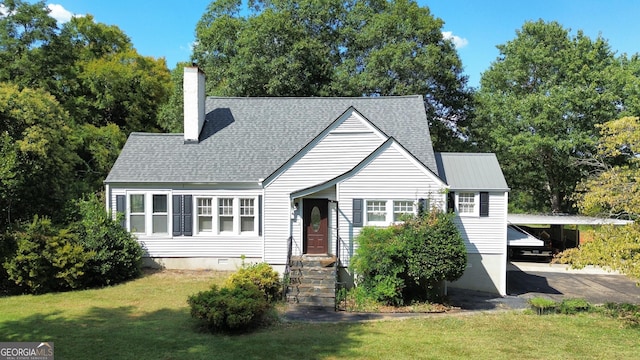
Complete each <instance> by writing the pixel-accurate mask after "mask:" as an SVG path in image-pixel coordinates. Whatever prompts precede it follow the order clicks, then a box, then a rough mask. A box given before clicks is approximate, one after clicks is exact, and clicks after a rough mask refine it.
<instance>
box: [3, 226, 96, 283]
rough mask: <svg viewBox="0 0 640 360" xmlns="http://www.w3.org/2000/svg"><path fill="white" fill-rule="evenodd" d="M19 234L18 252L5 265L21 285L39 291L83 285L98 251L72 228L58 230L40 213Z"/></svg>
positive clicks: (17, 236) (8, 272) (17, 240)
mask: <svg viewBox="0 0 640 360" xmlns="http://www.w3.org/2000/svg"><path fill="white" fill-rule="evenodd" d="M15 237H16V244H17V249H16V252H15V255H14V256H13V257H12V258H11V259H8V260H7V261H5V263H4V268H5V269H6V271H7V274H8V276H9V279H10V280H12V281H13V282H15V284H16V285H17V286H19V287H21V288H22V289H23V290H25V291H27V292H30V293H35V294H41V293H46V292H51V291H66V290H71V289H77V288H81V287H82V286H83V284H84V276H85V266H86V264H87V262H88V261H89V259H91V258H92V257H93V256H94V255H95V253H94V252H92V251H86V249H85V248H84V247H83V246H82V245H80V244H78V242H77V238H76V237H75V236H74V235H73V234H72V233H71V232H70V231H69V230H68V229H62V230H56V229H55V228H54V227H53V226H52V225H51V221H50V220H49V219H46V218H43V219H40V218H38V217H37V216H36V217H35V218H34V220H33V222H32V223H31V224H29V225H28V226H27V228H26V229H25V230H24V231H18V232H17V233H16V234H15Z"/></svg>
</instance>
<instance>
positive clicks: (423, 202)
mask: <svg viewBox="0 0 640 360" xmlns="http://www.w3.org/2000/svg"><path fill="white" fill-rule="evenodd" d="M418 203H419V204H420V205H419V208H418V215H419V216H422V214H424V213H428V212H429V210H431V209H429V199H419V200H418Z"/></svg>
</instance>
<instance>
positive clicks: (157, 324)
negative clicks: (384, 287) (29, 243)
mask: <svg viewBox="0 0 640 360" xmlns="http://www.w3.org/2000/svg"><path fill="white" fill-rule="evenodd" d="M224 275H226V274H224ZM222 279H223V276H222V275H221V274H219V273H191V272H182V273H178V274H176V273H170V272H162V273H155V274H151V275H147V276H145V277H143V278H142V279H139V280H136V281H132V282H129V283H126V284H122V285H119V286H114V287H110V288H105V289H99V290H89V291H78V292H70V293H61V294H48V295H40V296H14V297H8V298H0V341H53V342H54V343H55V355H56V359H58V360H61V359H62V360H64V359H459V358H466V359H574V358H580V359H631V358H637V356H638V354H640V341H638V339H640V329H639V328H637V327H635V328H630V327H628V326H626V325H625V324H624V323H623V322H622V321H620V320H616V319H612V318H609V317H605V316H602V315H598V314H593V313H591V314H589V313H580V314H578V315H571V316H567V315H559V314H558V315H548V316H537V315H532V314H526V313H521V312H507V313H484V314H475V315H468V316H462V315H450V314H449V315H438V316H432V317H428V318H420V319H413V320H405V321H386V322H383V321H381V322H370V323H362V324H353V323H340V324H304V323H280V324H277V325H275V326H273V327H270V328H265V329H261V330H258V331H256V332H254V333H251V334H244V335H234V336H231V335H221V334H217V335H212V334H209V333H205V332H201V331H200V330H199V329H200V326H199V323H198V322H197V321H195V320H193V319H191V317H190V316H189V308H188V306H187V305H186V298H187V296H189V295H191V294H193V293H195V292H198V291H201V290H205V289H207V288H208V287H209V285H210V284H211V283H213V282H214V281H215V282H218V283H220V282H221V281H222Z"/></svg>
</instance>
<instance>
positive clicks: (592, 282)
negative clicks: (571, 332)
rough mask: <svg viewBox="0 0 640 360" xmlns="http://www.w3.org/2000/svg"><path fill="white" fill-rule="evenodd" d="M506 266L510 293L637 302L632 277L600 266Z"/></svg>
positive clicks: (527, 296) (638, 291)
mask: <svg viewBox="0 0 640 360" xmlns="http://www.w3.org/2000/svg"><path fill="white" fill-rule="evenodd" d="M507 270H508V271H507V293H508V294H509V295H510V296H517V297H519V298H525V299H530V298H532V297H546V298H550V299H553V300H556V301H560V300H562V299H567V298H581V299H585V300H587V301H588V302H590V303H591V304H604V303H606V302H615V303H632V304H640V287H638V286H636V282H635V281H633V280H630V279H629V278H627V277H626V276H623V275H618V274H616V273H609V272H606V271H604V270H602V269H598V268H585V269H583V270H572V269H569V268H568V267H567V266H566V265H560V264H546V263H527V262H512V263H510V264H509V266H508V269H507Z"/></svg>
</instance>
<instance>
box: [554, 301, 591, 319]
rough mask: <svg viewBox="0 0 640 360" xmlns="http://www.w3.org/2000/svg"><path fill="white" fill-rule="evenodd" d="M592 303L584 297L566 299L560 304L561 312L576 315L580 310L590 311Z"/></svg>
mask: <svg viewBox="0 0 640 360" xmlns="http://www.w3.org/2000/svg"><path fill="white" fill-rule="evenodd" d="M590 309H591V305H589V303H588V302H587V300H584V299H564V300H562V302H560V305H559V306H558V311H560V313H561V314H567V315H574V314H577V313H579V312H588V311H589V310H590Z"/></svg>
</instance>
